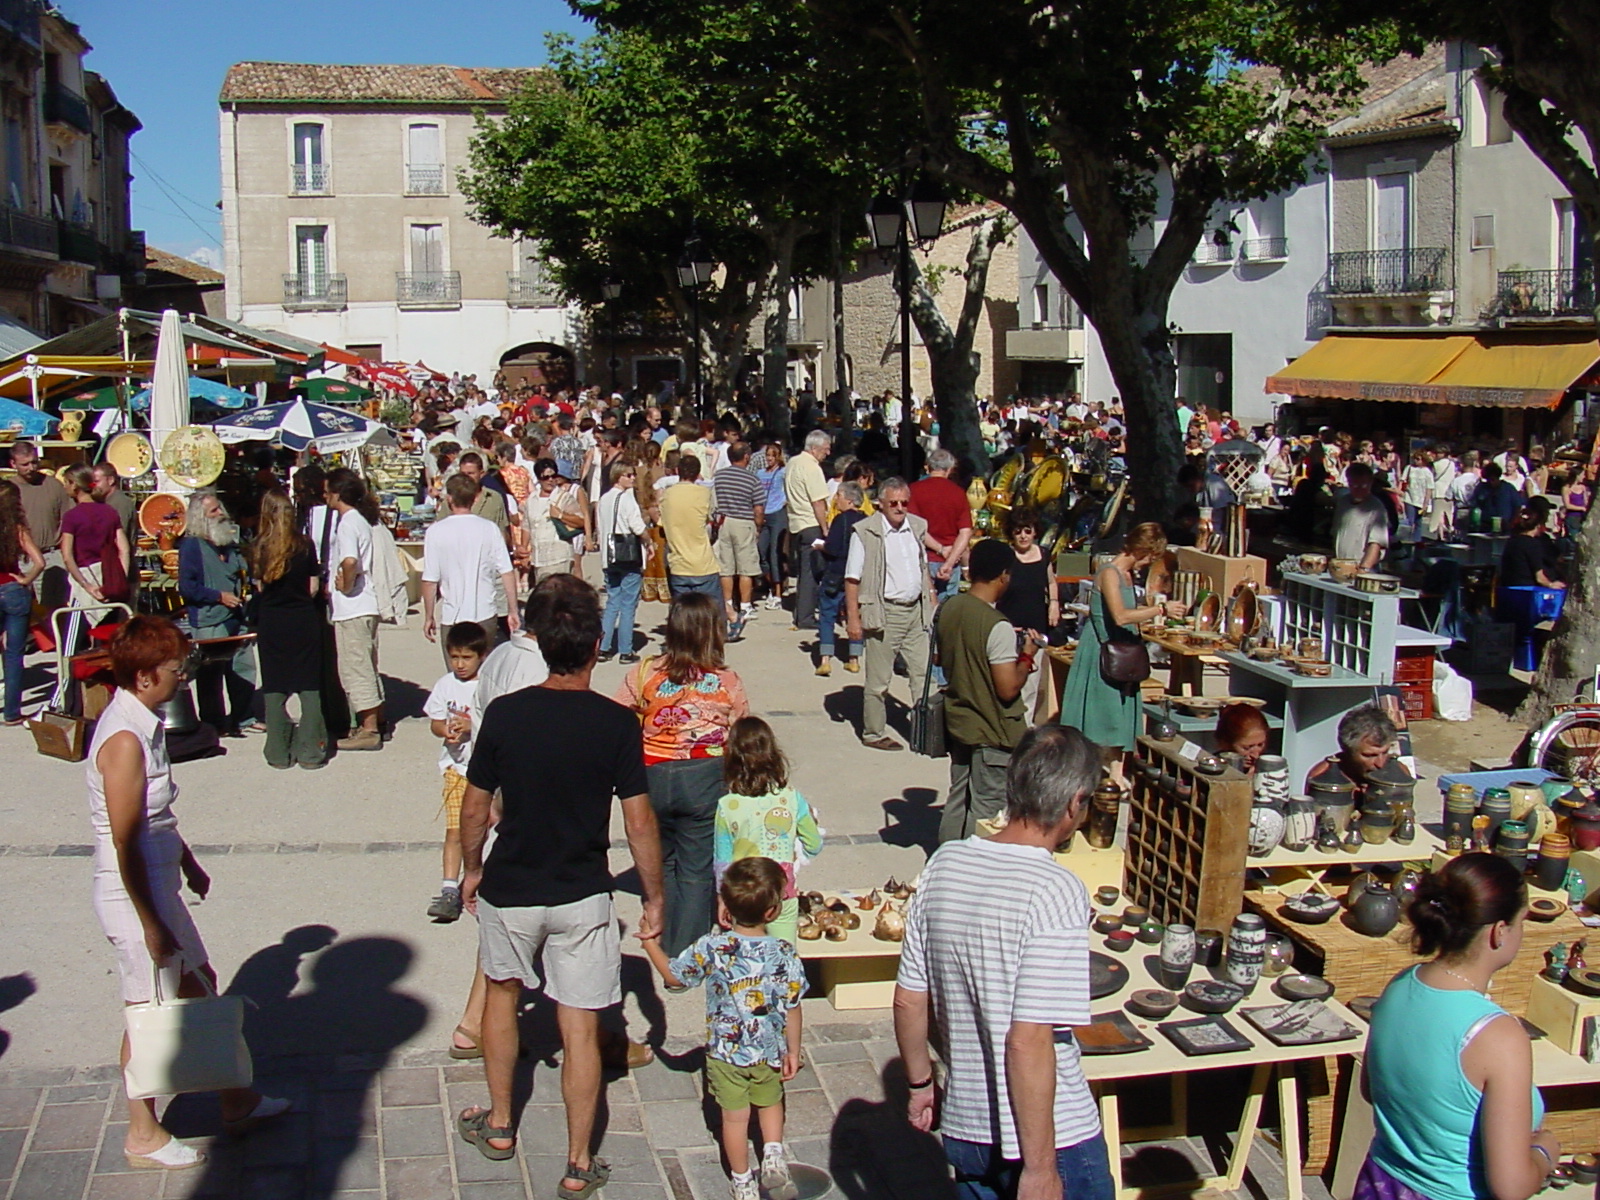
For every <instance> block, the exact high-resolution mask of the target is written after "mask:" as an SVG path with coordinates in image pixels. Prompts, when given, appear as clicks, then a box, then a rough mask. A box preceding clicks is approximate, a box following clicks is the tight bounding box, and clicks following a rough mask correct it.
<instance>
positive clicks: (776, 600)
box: [764, 596, 783, 612]
mask: <svg viewBox="0 0 1600 1200" xmlns="http://www.w3.org/2000/svg"><path fill="white" fill-rule="evenodd" d="M764 603H765V605H766V607H767V611H768V612H771V611H772V610H773V609H778V608H782V607H783V597H782V596H768V597H767V598H766V600H765V601H764Z"/></svg>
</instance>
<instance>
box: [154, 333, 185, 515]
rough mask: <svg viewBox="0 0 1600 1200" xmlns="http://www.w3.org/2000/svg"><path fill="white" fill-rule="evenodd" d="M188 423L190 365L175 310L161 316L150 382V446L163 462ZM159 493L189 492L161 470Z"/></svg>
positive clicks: (158, 460) (157, 482) (157, 472)
mask: <svg viewBox="0 0 1600 1200" xmlns="http://www.w3.org/2000/svg"><path fill="white" fill-rule="evenodd" d="M188 423H189V364H188V362H187V360H186V359H185V357H184V350H183V318H182V317H180V316H179V315H178V312H177V310H176V309H172V308H169V309H167V310H166V311H165V312H163V313H162V314H161V332H160V334H159V336H158V337H157V340H156V369H155V376H154V378H153V379H152V380H151V382H150V445H151V447H152V448H153V449H154V450H155V452H156V462H157V463H160V461H161V447H162V444H163V443H165V442H166V440H167V438H168V437H170V436H171V435H172V431H173V430H175V429H182V428H183V427H184V426H185V425H187V424H188ZM156 490H157V491H158V492H171V493H172V494H174V495H178V496H183V495H187V494H188V491H189V489H188V488H185V487H183V486H182V485H181V484H179V483H175V482H174V481H173V480H172V479H171V478H169V477H168V475H167V473H166V472H165V471H163V470H161V469H160V468H159V467H157V469H156Z"/></svg>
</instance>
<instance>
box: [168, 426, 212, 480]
mask: <svg viewBox="0 0 1600 1200" xmlns="http://www.w3.org/2000/svg"><path fill="white" fill-rule="evenodd" d="M160 461H161V469H162V470H163V471H165V472H166V473H167V475H168V476H169V477H170V478H171V479H172V481H173V482H174V483H177V484H181V485H182V486H183V487H187V488H203V487H209V486H210V485H211V484H213V483H215V482H216V481H217V476H219V475H221V474H222V468H223V466H224V465H225V464H226V463H227V461H228V452H227V450H226V449H224V448H223V445H222V439H221V438H219V437H218V436H217V435H216V434H215V433H212V432H211V430H209V429H207V428H206V427H205V426H203V425H185V426H184V427H183V428H182V429H174V430H173V431H172V432H171V433H169V434H168V435H167V440H166V441H164V442H162V443H161V455H160Z"/></svg>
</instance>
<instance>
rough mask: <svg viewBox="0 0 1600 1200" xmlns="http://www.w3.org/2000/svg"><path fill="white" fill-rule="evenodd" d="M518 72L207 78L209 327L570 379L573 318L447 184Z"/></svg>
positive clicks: (256, 68)
mask: <svg viewBox="0 0 1600 1200" xmlns="http://www.w3.org/2000/svg"><path fill="white" fill-rule="evenodd" d="M536 75H537V72H536V71H535V70H533V69H531V68H470V69H469V68H466V67H450V66H323V65H314V64H307V63H268V62H242V63H236V64H235V65H234V66H233V67H232V68H230V69H229V71H228V74H227V77H226V79H225V80H224V81H223V85H222V94H221V98H220V102H221V134H220V147H221V159H222V222H223V224H222V234H223V258H224V273H225V274H226V276H227V315H228V317H229V318H231V319H232V320H236V321H243V322H245V323H247V324H250V325H255V326H258V327H260V328H263V329H277V330H282V331H283V332H285V333H291V334H294V335H295V336H297V337H303V338H307V339H309V340H312V341H317V342H329V343H332V344H334V345H338V346H344V347H347V348H348V349H350V350H352V351H354V352H355V353H358V354H362V355H365V356H367V357H370V358H377V359H384V360H391V361H393V360H404V361H408V362H415V361H418V360H420V361H423V362H426V363H428V364H429V365H430V366H433V367H436V368H440V369H443V370H446V371H453V370H459V371H462V372H476V373H477V374H478V375H479V377H480V378H482V379H484V380H487V379H488V378H490V377H491V376H492V375H493V374H494V373H495V371H496V370H497V369H498V368H500V367H501V366H507V367H508V368H511V369H512V371H513V373H515V374H518V375H520V376H522V377H526V378H543V379H546V380H548V381H550V382H555V383H565V382H568V381H569V380H571V379H572V377H573V374H574V371H573V353H572V348H573V339H574V332H575V331H574V323H575V318H574V316H573V314H572V312H570V311H569V309H568V307H567V306H566V305H564V304H562V302H561V301H560V299H559V297H558V296H557V294H556V293H555V291H554V289H553V288H551V287H550V286H549V285H548V284H547V282H546V280H545V277H544V273H543V270H542V267H541V265H540V263H539V260H538V258H537V257H536V256H535V255H533V254H532V252H531V249H529V248H525V247H524V246H523V245H522V244H521V243H518V242H513V241H508V240H506V239H504V238H497V237H494V236H492V235H491V233H490V231H489V230H488V229H486V228H485V227H483V226H482V225H479V224H478V223H476V222H475V221H473V220H472V219H471V217H470V216H469V215H468V205H467V200H466V197H465V196H463V195H462V193H461V190H460V188H459V187H458V186H457V185H456V176H457V173H458V172H459V171H460V170H461V169H462V168H463V167H465V166H466V165H467V162H468V154H469V151H468V146H469V142H470V139H471V137H472V134H473V131H474V129H475V128H476V123H477V120H478V117H479V116H480V115H481V114H487V115H489V116H491V117H492V116H494V115H495V114H498V113H503V112H504V111H505V108H506V104H507V101H508V100H509V99H510V98H511V97H512V96H513V95H515V94H516V92H517V91H518V90H519V89H521V88H522V87H523V86H525V85H526V84H527V83H528V82H529V81H530V80H532V79H534V78H535V77H536Z"/></svg>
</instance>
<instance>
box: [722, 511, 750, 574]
mask: <svg viewBox="0 0 1600 1200" xmlns="http://www.w3.org/2000/svg"><path fill="white" fill-rule="evenodd" d="M717 569H718V570H719V571H720V572H721V573H722V574H723V575H725V576H729V575H759V574H761V551H760V549H759V544H758V537H757V535H756V523H755V522H754V521H747V520H742V519H740V518H738V517H729V518H728V519H727V520H726V521H724V522H723V523H722V528H721V529H720V530H718V531H717Z"/></svg>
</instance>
